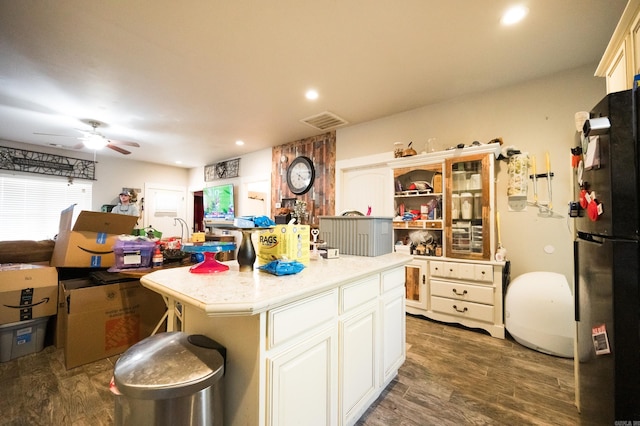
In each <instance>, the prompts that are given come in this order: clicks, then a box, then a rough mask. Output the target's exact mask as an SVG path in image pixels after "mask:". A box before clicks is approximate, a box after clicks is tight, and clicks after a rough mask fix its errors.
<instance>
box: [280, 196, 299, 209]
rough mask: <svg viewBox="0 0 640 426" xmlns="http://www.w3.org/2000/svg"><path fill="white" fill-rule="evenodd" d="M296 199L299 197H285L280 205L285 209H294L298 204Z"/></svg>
mask: <svg viewBox="0 0 640 426" xmlns="http://www.w3.org/2000/svg"><path fill="white" fill-rule="evenodd" d="M296 200H297V198H283V199H282V200H281V201H280V207H281V208H283V209H290V210H293V209H294V207H295V206H296Z"/></svg>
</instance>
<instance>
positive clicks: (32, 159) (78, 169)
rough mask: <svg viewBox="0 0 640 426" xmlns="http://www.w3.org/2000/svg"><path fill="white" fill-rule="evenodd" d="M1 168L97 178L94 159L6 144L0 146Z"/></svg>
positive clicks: (41, 173)
mask: <svg viewBox="0 0 640 426" xmlns="http://www.w3.org/2000/svg"><path fill="white" fill-rule="evenodd" d="M0 169H4V170H13V171H16V172H26V173H36V174H40V175H52V176H66V177H70V178H78V179H88V180H96V163H95V162H94V161H90V160H81V159H79V158H71V157H63V156H62V155H55V154H45V153H42V152H35V151H27V150H26V149H17V148H9V147H5V146H0Z"/></svg>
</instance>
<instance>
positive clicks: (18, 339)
mask: <svg viewBox="0 0 640 426" xmlns="http://www.w3.org/2000/svg"><path fill="white" fill-rule="evenodd" d="M57 301H58V273H57V271H56V268H52V267H49V266H42V265H30V264H4V265H0V362H5V361H9V360H10V359H13V358H17V357H19V356H23V355H28V354H30V353H34V352H38V351H40V350H42V348H43V346H44V336H45V333H46V325H47V321H48V319H49V317H50V316H52V315H55V314H56V307H57Z"/></svg>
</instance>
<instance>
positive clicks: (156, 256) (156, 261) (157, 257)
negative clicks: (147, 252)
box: [151, 247, 164, 268]
mask: <svg viewBox="0 0 640 426" xmlns="http://www.w3.org/2000/svg"><path fill="white" fill-rule="evenodd" d="M163 260H164V259H163V258H162V252H161V251H160V247H156V251H154V252H153V257H152V258H151V264H152V265H153V267H154V268H159V267H161V266H162V262H163Z"/></svg>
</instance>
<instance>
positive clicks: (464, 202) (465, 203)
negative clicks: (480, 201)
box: [460, 192, 473, 220]
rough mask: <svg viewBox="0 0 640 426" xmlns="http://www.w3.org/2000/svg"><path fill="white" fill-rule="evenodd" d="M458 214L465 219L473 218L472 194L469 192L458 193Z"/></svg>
mask: <svg viewBox="0 0 640 426" xmlns="http://www.w3.org/2000/svg"><path fill="white" fill-rule="evenodd" d="M460 214H461V216H462V218H463V219H465V220H471V219H472V218H473V194H471V193H470V192H463V193H462V194H460Z"/></svg>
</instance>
